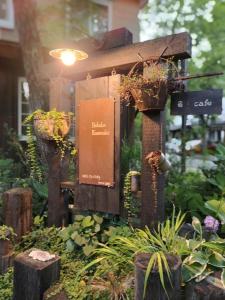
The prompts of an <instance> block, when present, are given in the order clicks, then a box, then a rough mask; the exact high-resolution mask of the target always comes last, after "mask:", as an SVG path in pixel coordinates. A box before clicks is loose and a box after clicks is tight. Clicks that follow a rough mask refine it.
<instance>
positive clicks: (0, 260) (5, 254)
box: [0, 239, 13, 274]
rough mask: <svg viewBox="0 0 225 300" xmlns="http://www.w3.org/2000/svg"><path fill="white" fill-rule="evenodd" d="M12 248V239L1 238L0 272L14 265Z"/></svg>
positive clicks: (2, 272)
mask: <svg viewBox="0 0 225 300" xmlns="http://www.w3.org/2000/svg"><path fill="white" fill-rule="evenodd" d="M12 248H13V247H12V243H11V241H9V240H1V239H0V274H4V273H5V272H7V269H8V267H10V266H11V265H12V258H13V251H12Z"/></svg>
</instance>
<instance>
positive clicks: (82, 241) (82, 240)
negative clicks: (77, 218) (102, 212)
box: [74, 234, 87, 246]
mask: <svg viewBox="0 0 225 300" xmlns="http://www.w3.org/2000/svg"><path fill="white" fill-rule="evenodd" d="M74 242H75V243H76V244H77V245H78V246H82V245H85V244H86V243H87V241H86V240H85V238H84V237H82V236H81V235H79V234H77V235H76V236H75V237H74Z"/></svg>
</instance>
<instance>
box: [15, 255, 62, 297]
mask: <svg viewBox="0 0 225 300" xmlns="http://www.w3.org/2000/svg"><path fill="white" fill-rule="evenodd" d="M31 251H32V250H28V251H25V252H23V253H21V254H19V255H17V257H16V258H15V261H14V291H13V300H42V299H43V294H44V292H45V291H46V290H47V289H48V288H49V287H50V286H51V284H53V283H54V282H56V281H57V280H58V279H59V272H60V258H59V257H58V256H55V258H53V259H51V260H49V261H39V260H35V259H33V258H31V257H30V256H29V254H30V252H31Z"/></svg>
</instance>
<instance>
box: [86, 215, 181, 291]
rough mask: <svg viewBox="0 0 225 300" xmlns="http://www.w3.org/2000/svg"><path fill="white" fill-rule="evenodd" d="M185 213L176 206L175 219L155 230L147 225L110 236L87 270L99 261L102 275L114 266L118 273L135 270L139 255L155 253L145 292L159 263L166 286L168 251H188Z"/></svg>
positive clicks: (148, 268)
mask: <svg viewBox="0 0 225 300" xmlns="http://www.w3.org/2000/svg"><path fill="white" fill-rule="evenodd" d="M184 217H185V216H184V215H181V213H179V214H178V215H177V217H175V210H174V212H173V215H172V218H171V220H170V219H167V220H166V221H165V223H162V224H159V225H158V229H157V231H156V230H155V231H154V232H153V233H152V232H151V231H150V230H149V228H147V227H146V228H145V229H144V230H142V229H136V230H132V231H131V230H130V232H129V234H128V235H127V236H125V237H123V236H119V235H117V236H115V237H114V238H113V239H110V240H109V242H108V244H106V245H105V244H101V247H100V248H97V249H96V250H95V251H94V254H96V255H97V258H96V259H94V260H93V261H92V262H90V263H89V264H88V265H87V266H86V267H85V268H84V270H87V269H89V268H91V267H93V265H95V264H97V265H98V268H97V273H96V274H98V275H99V274H101V275H102V274H107V271H106V270H111V271H112V272H114V273H116V272H125V274H130V273H132V272H133V267H134V257H135V255H137V254H138V253H149V254H151V256H150V260H149V263H148V266H147V271H146V276H145V283H144V293H145V291H146V286H147V281H148V278H149V276H151V271H152V270H153V269H154V268H155V267H156V266H157V268H158V271H159V275H160V282H161V284H162V286H163V288H165V284H164V272H165V274H166V275H167V276H168V277H169V278H170V270H169V265H168V262H167V257H166V255H167V254H171V255H181V254H182V255H183V254H184V253H186V251H187V246H186V244H185V239H182V238H180V237H179V236H178V233H179V230H180V228H181V226H182V223H183V221H184ZM178 241H180V243H178ZM122 274H123V273H122Z"/></svg>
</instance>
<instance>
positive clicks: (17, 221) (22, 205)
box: [3, 188, 32, 241]
mask: <svg viewBox="0 0 225 300" xmlns="http://www.w3.org/2000/svg"><path fill="white" fill-rule="evenodd" d="M3 223H4V224H5V225H7V226H9V227H12V228H13V230H14V232H15V233H16V237H15V239H16V241H20V240H21V238H22V236H23V235H25V234H26V233H27V232H29V231H30V230H31V226H32V191H31V189H29V188H26V189H25V188H14V189H11V190H8V191H6V192H5V193H4V194H3Z"/></svg>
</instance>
